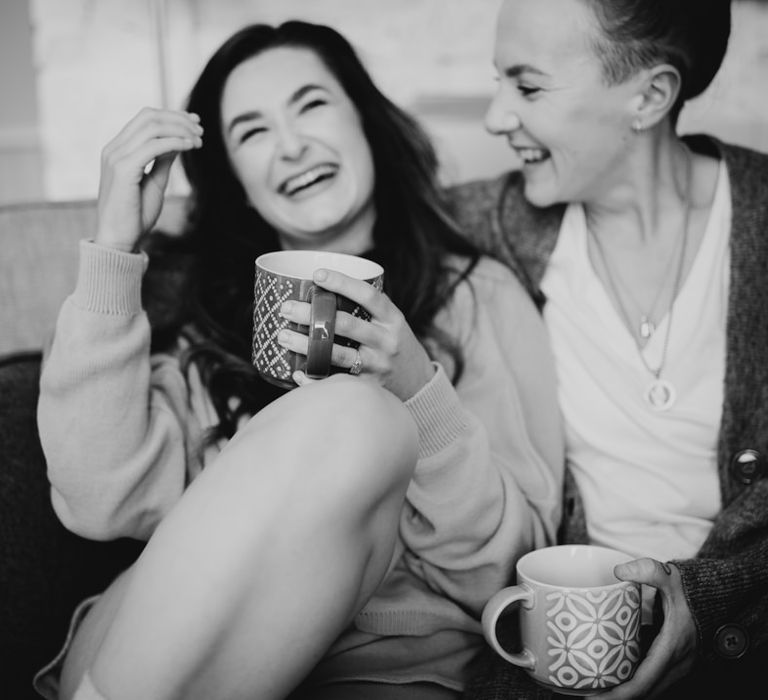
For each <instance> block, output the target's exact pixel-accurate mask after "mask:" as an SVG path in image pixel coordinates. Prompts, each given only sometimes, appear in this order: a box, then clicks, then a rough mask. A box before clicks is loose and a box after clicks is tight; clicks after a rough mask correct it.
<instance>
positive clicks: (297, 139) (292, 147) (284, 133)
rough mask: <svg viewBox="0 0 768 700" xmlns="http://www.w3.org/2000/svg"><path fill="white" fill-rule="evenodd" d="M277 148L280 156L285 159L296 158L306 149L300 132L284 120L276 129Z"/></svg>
mask: <svg viewBox="0 0 768 700" xmlns="http://www.w3.org/2000/svg"><path fill="white" fill-rule="evenodd" d="M277 134H278V149H279V152H280V157H281V158H284V159H285V160H296V159H298V158H300V157H301V156H302V154H303V153H304V150H305V149H306V142H305V140H304V138H303V137H302V135H301V133H300V132H299V131H297V129H296V128H295V126H294V125H293V124H291V123H289V122H284V123H283V124H281V125H280V127H279V128H278V130H277Z"/></svg>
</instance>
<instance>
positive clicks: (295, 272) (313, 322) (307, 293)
mask: <svg viewBox="0 0 768 700" xmlns="http://www.w3.org/2000/svg"><path fill="white" fill-rule="evenodd" d="M321 267H322V268H326V269H329V270H337V271H339V272H343V273H344V274H345V275H348V276H350V277H355V278H356V279H360V280H365V281H366V282H368V283H369V284H372V285H373V286H374V287H376V288H377V289H381V288H382V284H383V280H384V270H383V268H382V267H381V265H379V264H378V263H375V262H373V261H371V260H367V259H365V258H361V257H358V256H356V255H345V254H343V253H331V252H327V251H316V250H280V251H275V252H273V253H265V254H264V255H260V256H259V257H258V258H257V259H256V280H255V283H254V307H253V354H252V360H253V364H254V366H255V367H256V369H257V370H258V372H259V374H260V375H261V376H262V377H263V378H264V379H265V380H267V381H268V382H270V383H272V384H276V385H278V386H281V387H284V388H286V389H292V388H293V387H295V386H296V383H295V382H294V381H293V378H292V376H293V373H294V372H296V371H297V370H303V371H304V372H305V373H306V374H307V376H308V377H312V378H313V379H319V378H322V377H327V376H328V375H329V374H331V373H332V372H333V371H340V372H344V371H346V370H344V369H341V368H339V369H337V370H334V369H333V368H332V367H331V349H332V348H333V343H334V341H335V342H336V343H338V344H340V345H347V346H354V345H355V343H353V342H352V341H350V340H349V339H347V338H344V337H342V336H338V337H337V336H336V335H335V324H336V311H337V310H343V311H346V312H348V313H350V314H353V315H355V316H358V317H360V318H365V319H368V318H370V315H369V314H368V312H367V311H366V310H365V309H363V308H362V307H361V306H359V305H357V304H355V303H354V302H353V301H351V300H350V299H347V298H346V297H344V296H341V295H337V294H334V293H333V292H330V291H328V290H327V289H323V288H322V287H318V286H317V285H316V284H314V282H313V281H312V275H313V273H314V271H315V270H317V269H318V268H321ZM290 300H294V301H304V302H309V304H311V314H310V321H309V326H303V325H299V324H296V323H290V322H288V321H287V320H286V319H284V318H283V317H282V316H280V307H281V306H282V304H283V303H284V302H286V301H290ZM284 328H288V329H290V330H294V331H299V332H301V333H304V334H306V335H307V336H308V337H309V348H308V351H307V355H306V356H304V355H301V354H299V353H296V352H293V351H292V350H288V349H286V348H283V347H282V346H281V345H280V344H279V343H278V342H277V335H278V333H280V331H281V330H283V329H284Z"/></svg>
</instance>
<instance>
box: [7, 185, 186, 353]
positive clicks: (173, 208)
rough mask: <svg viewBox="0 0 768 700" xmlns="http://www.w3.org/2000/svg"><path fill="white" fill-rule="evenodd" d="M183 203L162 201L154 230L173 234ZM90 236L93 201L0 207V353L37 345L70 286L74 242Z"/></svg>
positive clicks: (47, 332) (74, 264) (43, 339)
mask: <svg viewBox="0 0 768 700" xmlns="http://www.w3.org/2000/svg"><path fill="white" fill-rule="evenodd" d="M184 205H185V199H184V198H183V197H169V198H167V199H166V203H165V206H164V207H163V211H162V214H161V215H160V220H159V221H158V224H157V225H158V227H159V228H162V229H164V230H166V231H170V232H176V231H178V230H179V229H180V228H181V225H182V223H183V217H184ZM95 232H96V201H95V200H83V201H67V202H33V203H29V204H8V205H4V206H0V355H2V354H4V353H8V352H15V351H21V350H36V349H39V348H42V347H43V345H44V343H45V342H46V340H47V339H48V337H49V336H50V333H51V332H52V330H53V326H54V324H55V321H56V316H57V314H58V311H59V308H60V306H61V304H62V302H63V301H64V299H65V298H66V297H67V296H68V295H69V294H70V293H71V292H72V290H73V289H74V286H75V278H76V275H77V259H78V241H79V240H80V239H82V238H90V237H92V236H94V235H95Z"/></svg>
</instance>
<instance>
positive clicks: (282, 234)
mask: <svg viewBox="0 0 768 700" xmlns="http://www.w3.org/2000/svg"><path fill="white" fill-rule="evenodd" d="M375 223H376V211H375V209H374V207H373V205H372V204H371V206H368V207H364V208H362V209H361V210H360V211H359V212H358V213H357V214H356V215H355V216H354V217H352V218H350V219H345V220H343V221H340V222H338V223H337V224H335V225H334V226H330V227H328V228H325V229H323V230H321V231H310V232H304V231H299V232H288V231H279V232H278V240H279V241H280V247H281V248H282V249H283V250H326V251H330V252H333V253H346V254H347V255H360V254H361V253H364V252H365V251H368V250H370V249H371V248H373V227H374V224H375Z"/></svg>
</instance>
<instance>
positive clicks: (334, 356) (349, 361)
mask: <svg viewBox="0 0 768 700" xmlns="http://www.w3.org/2000/svg"><path fill="white" fill-rule="evenodd" d="M277 342H278V343H279V344H280V346H281V347H283V348H286V349H287V350H291V351H292V352H295V353H298V354H299V355H306V354H307V348H308V347H309V339H308V338H307V336H306V335H304V334H303V333H299V332H298V331H291V330H288V329H283V330H281V331H280V333H279V334H278V336H277ZM360 350H362V351H364V349H363V348H362V347H361V349H360ZM358 352H359V350H357V349H355V348H350V347H345V346H343V345H338V344H336V343H334V344H333V348H332V350H331V364H332V365H334V366H335V367H345V368H346V369H349V368H350V367H351V366H352V365H353V364H354V362H355V360H356V359H357V353H358ZM361 359H362V358H361ZM364 369H365V361H364V360H363V370H364ZM369 369H370V367H369ZM294 381H296V378H295V377H294ZM297 384H298V382H297Z"/></svg>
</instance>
